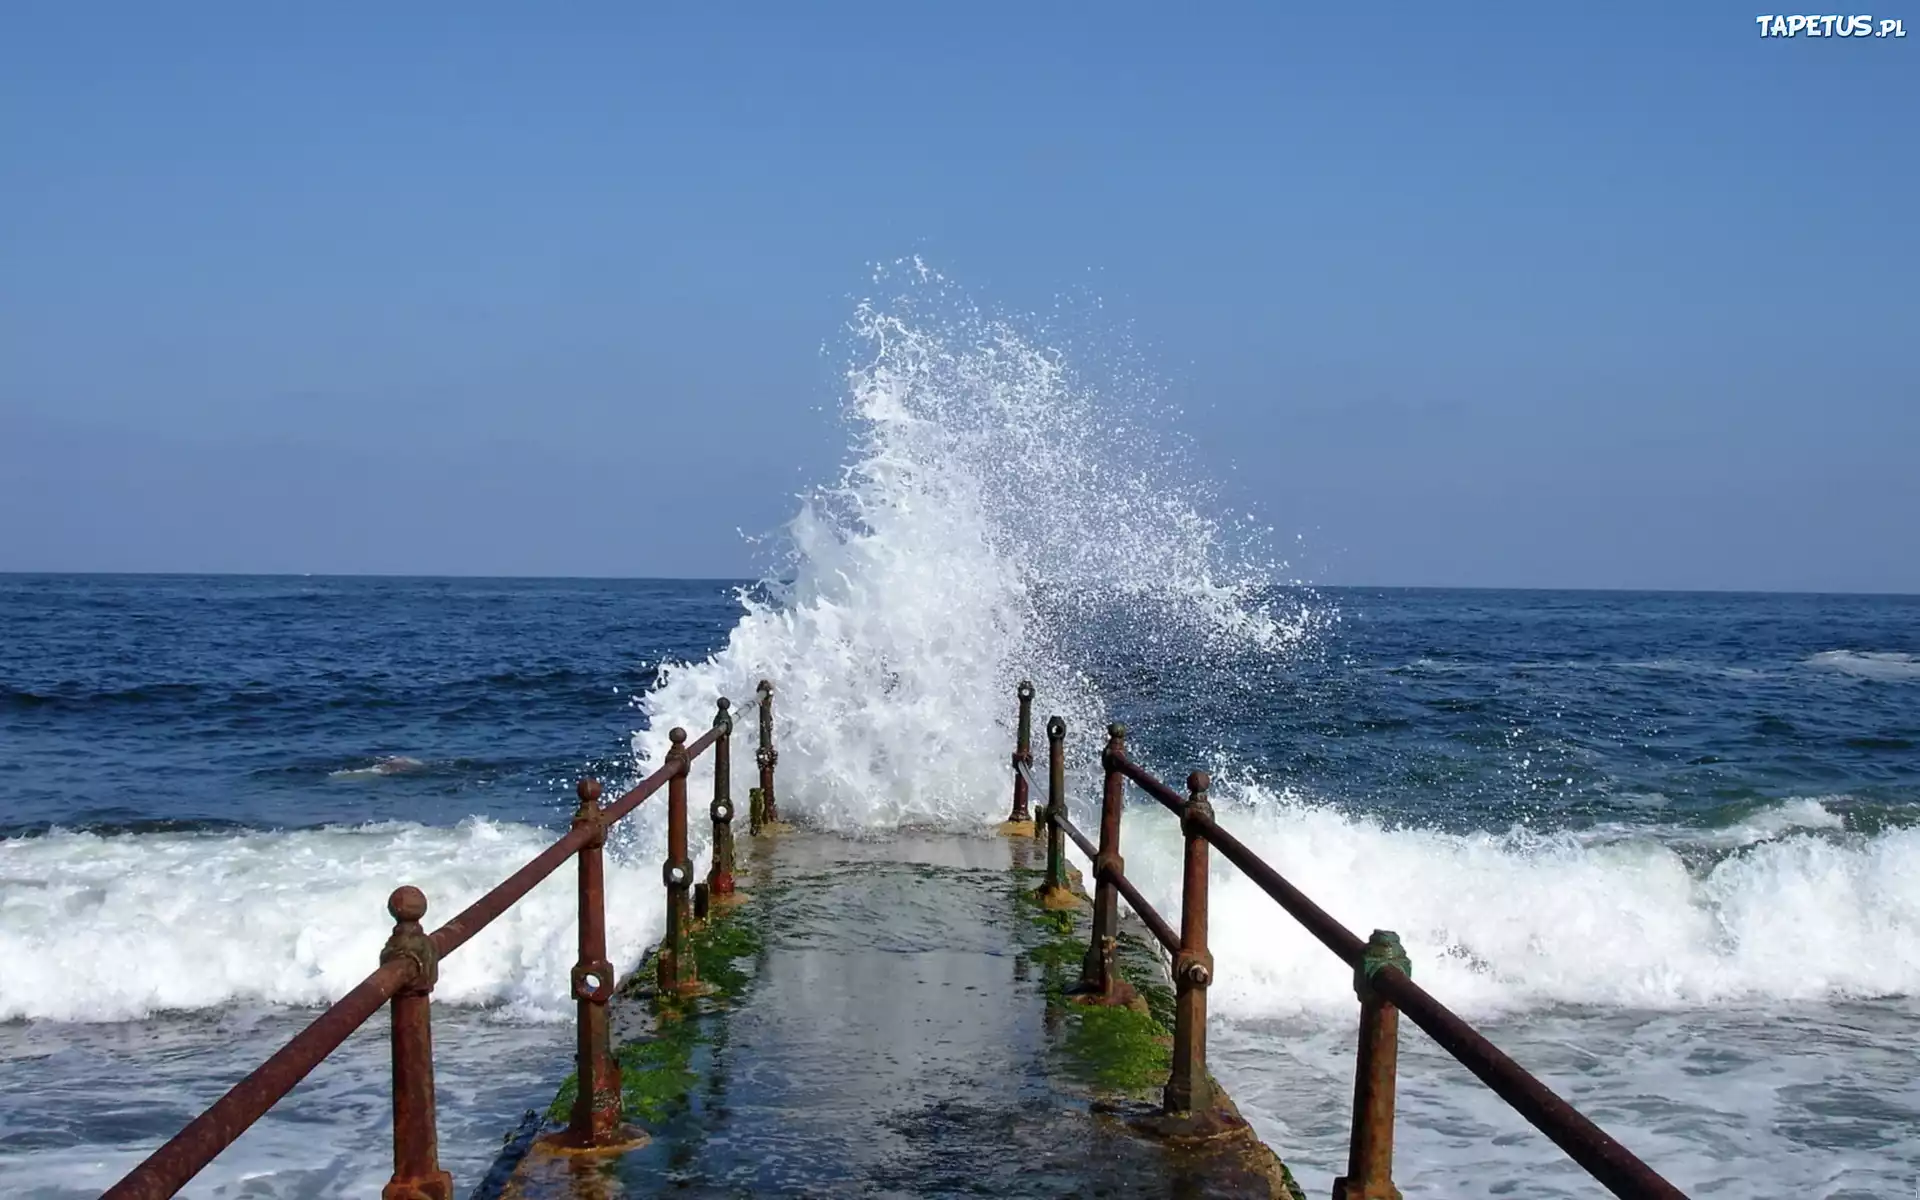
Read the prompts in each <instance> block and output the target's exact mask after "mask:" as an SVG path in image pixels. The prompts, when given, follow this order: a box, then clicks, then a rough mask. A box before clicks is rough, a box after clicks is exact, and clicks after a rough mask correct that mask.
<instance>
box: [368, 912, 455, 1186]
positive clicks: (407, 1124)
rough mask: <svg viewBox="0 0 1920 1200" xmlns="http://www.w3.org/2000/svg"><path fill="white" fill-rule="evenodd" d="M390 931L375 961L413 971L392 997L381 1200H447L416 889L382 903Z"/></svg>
mask: <svg viewBox="0 0 1920 1200" xmlns="http://www.w3.org/2000/svg"><path fill="white" fill-rule="evenodd" d="M387 912H388V913H390V914H392V916H393V921H394V925H393V933H392V934H391V935H390V936H389V937H388V938H387V944H386V946H384V947H383V948H382V949H381V951H380V963H381V965H382V966H385V965H386V964H388V963H391V962H395V961H400V960H404V961H411V962H412V963H413V965H414V970H413V972H412V974H411V976H410V977H409V978H408V980H407V982H406V984H405V986H403V987H402V988H401V989H400V990H399V991H397V992H395V993H394V995H393V1002H392V1004H391V1010H392V1016H393V1178H392V1179H391V1180H389V1181H388V1183H387V1186H386V1187H384V1188H382V1189H381V1190H380V1196H381V1200H453V1176H451V1175H449V1174H447V1173H446V1172H445V1171H442V1170H441V1169H440V1144H439V1138H438V1136H437V1134H436V1132H435V1127H434V1106H433V1028H432V1023H431V1015H430V1008H431V1005H432V1002H433V1000H432V994H433V985H434V984H435V983H436V982H438V980H439V978H440V955H439V952H438V951H436V950H435V949H434V948H433V941H432V939H431V938H429V937H428V936H427V935H426V932H425V931H424V930H422V929H421V928H420V918H422V917H424V916H426V915H427V898H426V896H425V895H423V894H422V893H421V891H420V889H419V888H416V887H402V888H397V889H395V890H394V893H393V895H392V896H390V897H388V899H387Z"/></svg>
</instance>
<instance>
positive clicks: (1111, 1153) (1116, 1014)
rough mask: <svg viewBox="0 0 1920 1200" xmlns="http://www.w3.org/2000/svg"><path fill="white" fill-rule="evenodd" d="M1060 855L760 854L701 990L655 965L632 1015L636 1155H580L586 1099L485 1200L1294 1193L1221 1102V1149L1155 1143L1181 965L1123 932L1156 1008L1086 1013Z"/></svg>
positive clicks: (907, 837) (1213, 1144)
mask: <svg viewBox="0 0 1920 1200" xmlns="http://www.w3.org/2000/svg"><path fill="white" fill-rule="evenodd" d="M1041 849H1042V847H1041V846H1040V845H1038V844H1036V843H1035V842H1034V841H1033V840H1032V839H1030V838H1008V837H993V836H981V837H962V836H955V835H949V834H939V833H914V832H911V831H909V832H903V833H899V834H895V835H892V836H890V837H888V838H886V839H885V840H876V841H854V840H848V839H843V838H837V837H832V836H827V835H822V834H816V833H808V832H805V831H797V830H788V831H784V832H781V833H778V834H777V835H770V836H765V837H759V838H753V839H748V840H747V841H745V842H743V844H742V847H741V852H740V855H739V862H738V864H737V867H736V870H737V880H738V888H739V892H738V896H737V899H736V900H735V901H734V902H733V903H729V904H725V905H716V906H715V907H714V908H713V909H712V911H711V913H710V914H709V917H708V919H707V920H706V921H705V922H704V923H702V924H701V926H700V927H699V928H698V929H697V930H696V931H695V933H694V936H693V939H692V940H693V957H694V961H695V964H696V969H697V973H698V977H699V985H700V986H699V987H698V989H697V990H696V991H695V992H694V993H692V994H688V995H681V996H668V995H664V994H662V993H661V992H660V991H659V990H658V985H657V982H656V973H655V972H654V970H653V968H652V965H651V964H650V963H649V964H642V966H641V968H640V969H638V970H636V971H634V972H633V974H632V976H631V977H630V979H629V980H628V981H626V982H624V983H623V984H622V986H621V988H620V989H619V991H618V993H617V994H616V997H615V1000H614V1005H613V1024H614V1035H615V1043H616V1057H617V1058H618V1059H619V1061H620V1062H621V1064H622V1074H623V1096H624V1099H625V1103H624V1109H625V1111H624V1119H625V1121H626V1122H627V1124H628V1126H629V1129H630V1133H631V1137H630V1139H629V1140H628V1141H627V1143H626V1144H625V1145H624V1146H623V1147H622V1148H620V1149H617V1150H614V1151H611V1152H609V1151H600V1152H596V1153H593V1154H574V1153H570V1152H568V1151H566V1150H565V1149H563V1148H562V1146H561V1143H562V1141H563V1140H564V1139H562V1138H556V1137H554V1135H555V1134H556V1133H558V1132H559V1131H561V1130H563V1129H564V1127H565V1124H566V1120H567V1112H568V1109H569V1108H570V1106H571V1103H572V1099H571V1092H570V1091H569V1090H568V1088H570V1087H571V1081H569V1084H568V1087H567V1088H563V1089H562V1092H561V1094H560V1095H559V1096H557V1097H556V1101H555V1103H554V1105H553V1107H552V1109H551V1110H550V1112H549V1113H548V1114H546V1115H544V1116H542V1117H540V1118H539V1119H538V1120H537V1121H536V1122H530V1123H529V1125H528V1126H527V1127H526V1128H524V1129H523V1130H522V1132H521V1134H520V1135H519V1136H517V1137H516V1138H514V1139H513V1140H512V1142H511V1143H510V1144H509V1146H508V1148H507V1150H506V1152H505V1153H504V1154H503V1155H502V1158H501V1160H500V1162H499V1163H498V1164H497V1165H496V1167H495V1170H494V1172H493V1173H492V1174H491V1175H490V1176H489V1178H488V1179H487V1180H486V1181H485V1182H484V1183H483V1184H482V1185H481V1187H480V1188H479V1189H478V1190H477V1191H476V1193H475V1195H476V1196H477V1197H482V1198H487V1200H491V1198H493V1197H506V1198H511V1200H546V1198H550V1197H567V1198H574V1197H592V1198H595V1200H601V1198H605V1200H611V1198H613V1197H620V1196H651V1195H656V1194H667V1193H671V1194H673V1195H678V1196H692V1197H722V1196H725V1197H747V1196H835V1197H855V1196H857V1197H912V1196H959V1195H992V1196H996V1197H1006V1198H1019V1197H1035V1198H1039V1197H1046V1198H1047V1200H1059V1198H1060V1197H1068V1196H1085V1197H1095V1196H1099V1197H1107V1196H1111V1197H1121V1196H1130V1197H1131V1196H1138V1197H1157V1196H1167V1197H1176V1196H1177V1197H1182V1198H1192V1200H1200V1198H1205V1197H1245V1196H1258V1197H1269V1196H1270V1197H1287V1196H1293V1195H1297V1194H1298V1193H1297V1191H1295V1190H1293V1189H1292V1185H1291V1179H1290V1178H1289V1177H1288V1176H1287V1174H1286V1171H1285V1168H1284V1167H1283V1166H1282V1165H1281V1164H1280V1161H1279V1160H1278V1159H1277V1158H1276V1157H1275V1156H1274V1155H1273V1153H1272V1152H1271V1151H1270V1150H1268V1149H1267V1147H1265V1146H1264V1145H1262V1144H1261V1143H1260V1142H1259V1141H1258V1140H1257V1139H1256V1138H1255V1137H1254V1136H1253V1134H1252V1132H1251V1131H1250V1130H1248V1129H1247V1128H1246V1127H1245V1125H1244V1124H1243V1123H1241V1122H1239V1121H1238V1119H1237V1115H1236V1114H1234V1113H1233V1110H1232V1102H1231V1101H1230V1100H1228V1099H1227V1098H1226V1097H1225V1094H1224V1092H1223V1093H1222V1094H1221V1096H1220V1099H1219V1112H1220V1113H1221V1115H1222V1117H1223V1119H1222V1120H1221V1121H1220V1122H1219V1124H1220V1125H1221V1126H1223V1127H1224V1128H1225V1132H1224V1133H1220V1134H1218V1135H1216V1136H1213V1137H1210V1138H1207V1139H1205V1140H1192V1139H1180V1138H1174V1137H1169V1136H1167V1131H1166V1130H1165V1129H1164V1128H1163V1127H1160V1126H1158V1125H1157V1124H1156V1120H1155V1118H1156V1117H1158V1115H1159V1112H1160V1100H1161V1090H1162V1088H1163V1087H1164V1086H1165V1084H1166V1082H1167V1077H1168V1071H1169V1063H1170V1060H1171V1051H1170V1047H1171V1037H1170V1033H1169V1031H1170V1029H1171V1026H1172V993H1171V989H1170V986H1169V984H1168V977H1167V974H1166V967H1165V965H1164V960H1163V958H1162V957H1161V956H1160V953H1159V951H1158V949H1157V947H1150V943H1149V941H1148V940H1147V939H1146V938H1145V937H1144V936H1140V935H1138V934H1137V933H1135V932H1133V931H1127V930H1124V929H1123V936H1122V942H1123V947H1122V952H1121V955H1120V960H1121V969H1122V971H1123V973H1125V974H1126V976H1127V978H1128V980H1129V981H1130V982H1131V983H1132V984H1133V985H1134V987H1135V989H1136V991H1137V993H1138V995H1139V999H1138V1000H1137V1001H1136V1002H1135V1003H1134V1004H1133V1005H1132V1006H1131V1007H1125V1008H1099V1007H1089V1006H1085V1005H1082V1004H1080V1003H1077V1002H1076V1001H1075V1000H1074V998H1073V997H1072V996H1071V995H1070V994H1069V993H1070V991H1071V989H1072V988H1073V986H1074V984H1075V983H1076V982H1077V980H1078V979H1079V975H1080V966H1081V959H1082V956H1083V955H1084V953H1085V950H1086V944H1087V942H1086V938H1087V933H1088V919H1087V908H1086V906H1085V905H1081V906H1080V907H1078V908H1077V909H1076V908H1061V907H1059V906H1058V904H1057V903H1056V904H1054V905H1049V906H1042V905H1041V904H1040V903H1038V902H1037V901H1036V900H1035V899H1034V898H1033V893H1034V891H1035V889H1036V888H1037V887H1038V886H1039V885H1040V884H1041V882H1042V872H1041V869H1040V868H1041V866H1042V862H1041V861H1040V851H1041Z"/></svg>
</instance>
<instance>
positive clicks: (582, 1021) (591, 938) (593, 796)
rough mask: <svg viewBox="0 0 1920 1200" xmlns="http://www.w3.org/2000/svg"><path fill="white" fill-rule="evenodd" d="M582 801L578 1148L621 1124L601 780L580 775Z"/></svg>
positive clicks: (571, 1140)
mask: <svg viewBox="0 0 1920 1200" xmlns="http://www.w3.org/2000/svg"><path fill="white" fill-rule="evenodd" d="M574 793H575V795H577V796H578V797H579V798H580V807H579V808H577V809H575V810H574V814H573V826H574V828H576V829H580V828H585V829H586V830H588V838H587V841H586V843H585V844H584V845H582V846H581V847H580V853H579V855H578V857H579V860H580V924H579V935H580V945H579V958H578V960H577V961H576V962H575V963H574V964H573V998H574V1001H575V1009H576V1024H577V1026H578V1029H577V1031H576V1032H577V1035H578V1044H577V1046H576V1049H575V1055H574V1070H575V1072H576V1078H577V1079H578V1080H579V1090H578V1091H577V1092H576V1093H575V1095H574V1098H573V1113H572V1118H571V1120H570V1121H569V1122H568V1124H567V1142H568V1144H569V1145H571V1146H573V1147H575V1148H578V1149H583V1150H584V1149H589V1148H592V1147H595V1146H605V1145H607V1144H608V1143H610V1142H612V1141H613V1140H615V1138H616V1136H617V1134H618V1131H619V1129H620V1064H619V1063H618V1062H616V1061H615V1060H614V1057H613V1039H612V1031H611V1026H610V1025H609V1018H608V1013H607V1002H608V1001H609V1000H611V999H612V998H613V964H612V963H610V962H608V961H607V887H606V861H605V847H606V844H607V824H606V819H605V818H604V817H603V816H602V815H601V810H600V781H599V780H597V779H582V780H581V781H580V784H579V786H578V787H576V788H575V789H574Z"/></svg>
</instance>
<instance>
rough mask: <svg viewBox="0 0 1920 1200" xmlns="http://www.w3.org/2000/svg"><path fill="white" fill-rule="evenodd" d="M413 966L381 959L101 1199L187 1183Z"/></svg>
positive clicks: (139, 1196)
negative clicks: (367, 973)
mask: <svg viewBox="0 0 1920 1200" xmlns="http://www.w3.org/2000/svg"><path fill="white" fill-rule="evenodd" d="M418 971H419V966H418V964H416V963H414V962H413V961H412V960H411V959H395V960H393V961H391V962H388V963H385V964H383V965H382V966H381V967H380V969H379V970H377V971H375V972H373V973H372V974H371V975H368V976H367V977H366V978H365V979H363V980H361V981H360V983H359V984H358V985H357V986H356V987H355V988H354V989H353V990H352V991H350V992H348V993H347V994H346V995H344V996H342V997H340V999H338V1000H336V1001H335V1002H334V1003H333V1004H331V1005H329V1006H328V1008H327V1011H325V1012H323V1013H321V1014H320V1015H319V1016H318V1017H315V1018H314V1020H313V1022H312V1023H311V1024H309V1025H308V1026H307V1027H306V1028H305V1029H302V1030H301V1031H300V1032H299V1033H296V1034H294V1035H293V1037H292V1038H291V1039H290V1040H289V1041H288V1042H287V1044H286V1045H284V1046H282V1047H281V1048H280V1049H279V1050H277V1051H275V1052H274V1053H273V1055H272V1056H271V1057H269V1058H268V1059H267V1061H265V1062H263V1063H261V1064H260V1065H259V1066H258V1067H255V1068H254V1069H253V1071H252V1072H251V1073H250V1074H248V1075H247V1077H246V1078H245V1079H242V1080H241V1081H240V1082H239V1083H236V1084H234V1085H233V1086H232V1087H231V1088H228V1089H227V1094H226V1095H224V1096H222V1097H220V1098H219V1099H218V1100H215V1101H214V1102H213V1103H212V1104H211V1105H209V1106H208V1107H207V1110H206V1111H205V1112H203V1113H201V1114H200V1115H199V1116H197V1117H195V1118H194V1119H193V1120H191V1121H189V1122H187V1124H186V1127H185V1128H184V1129H182V1130H181V1131H180V1132H179V1133H176V1134H174V1135H173V1136H172V1137H171V1138H169V1139H167V1142H166V1144H165V1145H163V1146H161V1147H160V1148H159V1149H158V1150H155V1151H154V1152H153V1153H152V1154H150V1155H148V1156H147V1158H146V1161H144V1162H142V1163H141V1164H140V1165H139V1166H137V1167H135V1168H134V1169H133V1170H131V1171H129V1172H128V1173H127V1175H126V1177H125V1178H124V1179H122V1180H121V1181H120V1182H119V1183H116V1184H114V1185H113V1186H112V1187H110V1188H108V1189H107V1190H106V1191H105V1192H103V1193H102V1194H101V1200H164V1198H165V1197H168V1196H171V1195H173V1194H174V1193H175V1192H177V1191H179V1190H180V1189H181V1188H183V1187H185V1186H186V1185H187V1183H188V1181H189V1180H191V1179H192V1178H193V1177H194V1176H195V1175H198V1174H199V1173H200V1171H201V1169H202V1168H204V1167H205V1166H206V1165H207V1164H208V1163H210V1162H212V1161H213V1159H214V1156H215V1155H217V1154H219V1153H220V1152H221V1151H222V1150H225V1149H226V1148H227V1147H228V1146H231V1145H232V1144H233V1143H234V1141H235V1140H237V1139H238V1138H239V1137H240V1135H241V1134H243V1133H245V1132H246V1131H247V1130H248V1129H249V1128H251V1127H252V1125H253V1123H254V1122H255V1121H258V1120H259V1119H260V1117H261V1115H262V1114H264V1113H265V1112H266V1111H267V1110H268V1109H269V1108H272V1107H273V1106H274V1105H275V1104H277V1103H279V1102H280V1098H281V1097H283V1096H285V1095H286V1094H287V1093H288V1092H290V1091H292V1090H293V1088H294V1085H295V1084H298V1083H299V1082H300V1081H301V1080H302V1079H305V1078H306V1077H307V1076H308V1075H309V1074H310V1073H311V1072H312V1071H313V1069H314V1068H315V1067H317V1066H319V1065H320V1062H321V1060H322V1059H324V1058H326V1057H327V1056H328V1055H329V1054H332V1053H333V1052H334V1051H335V1050H338V1049H339V1048H340V1046H341V1043H343V1042H345V1041H346V1040H347V1039H348V1038H349V1037H351V1036H352V1035H353V1033H354V1031H355V1030H357V1029H359V1028H360V1026H361V1025H363V1024H365V1023H366V1022H367V1019H368V1018H370V1017H372V1016H373V1014H374V1013H377V1012H379V1011H380V1006H381V1005H383V1004H385V1003H387V1002H388V1001H389V1000H391V999H393V997H394V994H395V993H397V992H399V991H400V989H402V988H404V987H406V986H407V985H408V984H409V983H411V982H413V978H414V976H415V975H416V974H417V973H418Z"/></svg>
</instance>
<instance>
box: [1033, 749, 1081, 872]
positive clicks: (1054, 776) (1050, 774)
mask: <svg viewBox="0 0 1920 1200" xmlns="http://www.w3.org/2000/svg"><path fill="white" fill-rule="evenodd" d="M1066 816H1067V723H1066V721H1065V720H1063V719H1062V718H1060V717H1050V718H1048V720H1047V807H1046V812H1045V819H1044V820H1043V821H1042V822H1041V825H1042V826H1044V827H1045V829H1046V831H1047V878H1046V882H1045V883H1043V884H1041V885H1040V894H1041V899H1042V900H1055V901H1058V900H1059V899H1060V898H1062V897H1069V896H1072V895H1073V887H1072V885H1071V884H1070V883H1068V881H1067V850H1066V845H1065V841H1066V835H1065V834H1064V833H1063V832H1062V831H1061V824H1062V823H1063V822H1064V821H1065V820H1066Z"/></svg>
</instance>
